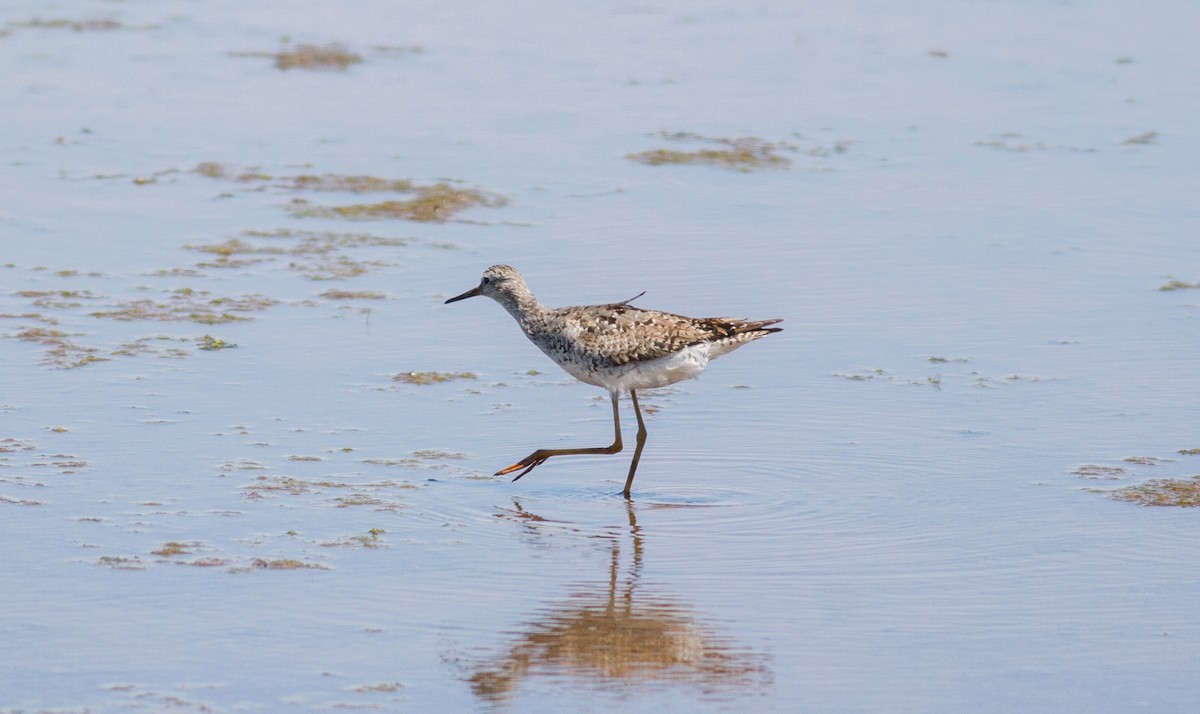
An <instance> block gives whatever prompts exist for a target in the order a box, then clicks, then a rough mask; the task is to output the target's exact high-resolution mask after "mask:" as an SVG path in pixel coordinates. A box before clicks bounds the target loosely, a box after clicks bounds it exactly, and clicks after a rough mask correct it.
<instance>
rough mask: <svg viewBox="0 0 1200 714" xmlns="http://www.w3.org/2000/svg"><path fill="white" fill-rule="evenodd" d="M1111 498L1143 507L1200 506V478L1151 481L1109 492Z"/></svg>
mask: <svg viewBox="0 0 1200 714" xmlns="http://www.w3.org/2000/svg"><path fill="white" fill-rule="evenodd" d="M1108 496H1109V498H1112V499H1115V500H1117V501H1130V502H1132V503H1138V504H1141V505H1143V506H1179V507H1184V508H1190V507H1193V506H1200V476H1193V477H1191V478H1186V479H1179V478H1158V479H1151V480H1149V481H1147V482H1145V483H1142V484H1138V485H1136V486H1126V487H1124V488H1118V489H1116V490H1114V491H1109V492H1108Z"/></svg>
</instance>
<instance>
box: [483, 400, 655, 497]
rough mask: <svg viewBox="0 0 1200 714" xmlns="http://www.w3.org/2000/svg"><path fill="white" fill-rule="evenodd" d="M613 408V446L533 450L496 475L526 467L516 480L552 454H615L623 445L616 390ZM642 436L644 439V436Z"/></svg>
mask: <svg viewBox="0 0 1200 714" xmlns="http://www.w3.org/2000/svg"><path fill="white" fill-rule="evenodd" d="M635 404H636V402H635ZM612 408H613V431H614V432H615V435H614V436H613V443H612V446H596V447H592V448H587V449H538V450H537V451H535V452H533V453H532V454H530V455H529V456H526V457H525V458H523V459H521V460H520V461H518V462H517V463H515V464H513V465H512V466H508V467H505V468H502V469H500V470H499V471H497V472H496V475H497V476H504V475H506V474H510V473H512V472H513V471H517V470H519V469H524V470H523V471H521V473H519V474H517V475H516V476H515V477H514V478H513V481H516V480H517V479H519V478H521V477H522V476H524V475H525V474H527V473H529V472H530V471H532V470H533V469H534V467H535V466H540V465H542V464H543V463H545V462H546V459H549V458H550V457H552V456H574V455H578V454H615V453H617V452H618V451H620V450H621V449H622V448H623V447H622V444H621V414H620V412H619V411H618V410H617V393H616V392H612ZM641 420H642V415H641V414H639V415H638V422H639V423H640V422H641ZM642 438H643V439H644V436H643V437H642ZM639 450H640V449H639Z"/></svg>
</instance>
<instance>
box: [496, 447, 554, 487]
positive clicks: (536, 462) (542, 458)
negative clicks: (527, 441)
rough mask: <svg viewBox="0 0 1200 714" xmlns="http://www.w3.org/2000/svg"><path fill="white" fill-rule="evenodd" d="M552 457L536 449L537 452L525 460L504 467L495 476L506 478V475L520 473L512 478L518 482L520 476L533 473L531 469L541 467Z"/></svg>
mask: <svg viewBox="0 0 1200 714" xmlns="http://www.w3.org/2000/svg"><path fill="white" fill-rule="evenodd" d="M553 455H554V454H549V453H546V450H545V449H538V450H537V451H535V452H533V453H532V454H530V455H529V456H526V457H525V458H523V459H521V460H520V461H518V462H517V463H515V464H513V465H512V466H506V467H504V468H502V469H500V470H499V471H497V472H496V475H497V476H507V475H508V474H510V473H512V472H513V471H521V473H519V474H517V475H516V476H514V477H513V481H518V480H520V478H521V477H522V476H524V475H525V474H527V473H529V472H530V471H533V469H534V468H535V467H537V466H541V465H542V464H544V463H546V460H547V459H549V458H550V457H551V456H553ZM522 469H523V470H522Z"/></svg>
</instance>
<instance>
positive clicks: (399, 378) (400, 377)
mask: <svg viewBox="0 0 1200 714" xmlns="http://www.w3.org/2000/svg"><path fill="white" fill-rule="evenodd" d="M455 379H479V375H477V374H475V373H474V372H401V373H400V374H397V375H394V376H393V377H392V381H393V382H404V383H405V384H440V383H442V382H449V381H452V380H455Z"/></svg>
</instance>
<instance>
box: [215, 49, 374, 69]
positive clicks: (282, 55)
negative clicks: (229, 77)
mask: <svg viewBox="0 0 1200 714" xmlns="http://www.w3.org/2000/svg"><path fill="white" fill-rule="evenodd" d="M231 54H232V55H233V56H235V57H266V58H270V59H273V60H275V67H276V68H277V69H280V70H284V71H287V70H289V69H309V70H335V71H339V72H344V71H346V69H348V68H349V67H350V65H354V64H361V63H362V61H363V58H362V56H361V55H359V54H357V53H355V52H351V51H350V50H349V49H348V48H347V47H346V46H345V45H341V44H338V43H336V42H331V43H329V44H327V45H309V44H299V45H295V46H294V47H285V48H284V49H281V50H279V51H278V52H232V53H231Z"/></svg>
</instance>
